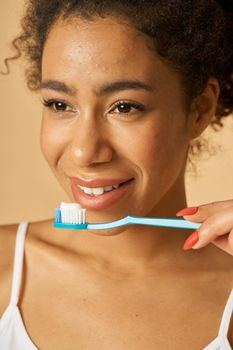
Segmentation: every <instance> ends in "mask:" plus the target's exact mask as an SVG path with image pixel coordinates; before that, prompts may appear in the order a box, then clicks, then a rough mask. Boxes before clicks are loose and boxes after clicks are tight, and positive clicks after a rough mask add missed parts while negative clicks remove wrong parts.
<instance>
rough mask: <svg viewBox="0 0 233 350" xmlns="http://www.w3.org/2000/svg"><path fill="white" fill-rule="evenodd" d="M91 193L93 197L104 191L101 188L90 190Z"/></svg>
mask: <svg viewBox="0 0 233 350" xmlns="http://www.w3.org/2000/svg"><path fill="white" fill-rule="evenodd" d="M92 191H93V194H94V195H95V196H99V195H101V194H103V193H104V189H103V188H101V187H97V188H92Z"/></svg>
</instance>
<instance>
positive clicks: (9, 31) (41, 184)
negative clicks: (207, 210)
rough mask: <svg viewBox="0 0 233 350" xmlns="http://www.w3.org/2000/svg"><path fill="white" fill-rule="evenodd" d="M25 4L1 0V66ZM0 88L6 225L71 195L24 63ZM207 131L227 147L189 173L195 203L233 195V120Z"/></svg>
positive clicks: (1, 213)
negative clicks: (58, 174) (42, 135)
mask: <svg viewBox="0 0 233 350" xmlns="http://www.w3.org/2000/svg"><path fill="white" fill-rule="evenodd" d="M22 8H23V1H22V0H1V4H0V69H1V70H4V64H3V59H4V58H5V57H6V56H9V55H11V54H12V51H11V49H10V41H11V40H12V38H13V37H14V36H15V35H17V33H18V30H19V18H20V13H21V12H22ZM0 92H1V93H0V96H1V114H0V161H1V163H0V224H7V223H15V222H19V221H21V220H29V221H36V220H42V219H45V218H49V217H52V216H53V211H54V208H55V206H56V205H58V204H59V203H60V201H66V200H68V198H67V196H66V194H65V193H64V191H63V190H62V189H61V188H60V187H59V184H58V183H57V181H56V179H55V178H54V177H53V175H52V173H50V170H49V167H48V165H47V163H46V162H45V160H44V159H43V157H42V154H41V152H40V147H39V130H40V120H41V105H40V103H39V101H38V100H39V97H38V95H36V94H33V93H31V92H29V91H28V90H27V88H26V84H25V82H24V76H23V66H22V63H18V62H17V63H16V62H15V63H13V64H11V74H10V75H7V76H2V75H0ZM206 135H207V137H208V138H210V139H211V140H212V142H213V144H216V145H217V144H219V145H220V146H221V148H222V151H220V152H218V154H217V155H216V156H212V157H211V158H210V159H207V160H204V161H201V162H199V163H198V170H199V175H198V178H196V179H195V178H193V177H192V176H190V175H188V176H186V191H187V199H188V204H189V205H200V204H203V203H207V202H210V201H218V200H225V199H230V198H233V119H232V118H228V120H227V122H226V125H225V128H224V130H223V131H221V132H218V133H214V132H208V131H207V133H206Z"/></svg>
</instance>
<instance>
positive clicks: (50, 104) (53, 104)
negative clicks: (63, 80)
mask: <svg viewBox="0 0 233 350" xmlns="http://www.w3.org/2000/svg"><path fill="white" fill-rule="evenodd" d="M41 102H42V104H43V105H44V106H45V107H46V108H49V109H51V110H52V111H53V112H55V113H56V112H69V109H68V110H67V108H70V106H68V105H67V104H66V103H65V102H63V101H59V100H45V99H42V101H41ZM70 110H72V109H70Z"/></svg>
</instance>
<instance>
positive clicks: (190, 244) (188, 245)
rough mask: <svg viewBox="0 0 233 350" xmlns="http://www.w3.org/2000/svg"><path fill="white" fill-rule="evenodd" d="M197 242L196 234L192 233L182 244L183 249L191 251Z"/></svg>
mask: <svg viewBox="0 0 233 350" xmlns="http://www.w3.org/2000/svg"><path fill="white" fill-rule="evenodd" d="M198 241H199V236H198V232H197V231H195V232H193V233H192V234H191V235H190V236H189V237H188V239H186V241H185V242H184V245H183V249H184V250H188V249H191V248H192V247H193V246H194V245H195V244H196V243H197V242H198Z"/></svg>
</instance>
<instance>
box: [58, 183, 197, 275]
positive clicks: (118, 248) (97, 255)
mask: <svg viewBox="0 0 233 350" xmlns="http://www.w3.org/2000/svg"><path fill="white" fill-rule="evenodd" d="M186 206H187V202H186V196H185V185H184V178H183V177H180V178H179V179H178V180H177V182H176V183H175V185H174V186H173V187H172V188H171V189H170V190H169V192H167V194H166V195H165V196H164V197H163V198H162V200H161V201H160V202H159V203H158V204H157V205H156V206H155V207H154V208H153V209H152V210H151V211H150V212H149V213H148V214H147V216H148V217H168V218H169V217H170V218H172V217H175V214H176V212H177V211H178V210H180V209H182V208H184V207H186ZM64 231H66V232H64ZM110 231H111V232H110ZM191 232H192V231H191V230H188V229H175V228H165V227H164V228H163V227H162V228H161V227H155V226H146V225H128V226H123V227H120V228H117V229H112V230H108V231H107V230H105V231H104V233H103V234H102V232H101V235H100V234H99V233H96V231H95V230H92V231H91V230H90V231H80V232H73V231H71V230H60V232H58V233H56V240H57V241H56V244H58V245H60V246H64V248H67V250H69V251H70V250H71V251H72V252H75V253H77V254H79V256H82V257H83V259H84V260H85V261H87V262H88V263H90V264H91V265H93V266H94V267H95V268H96V269H106V270H107V271H110V270H111V271H118V272H120V271H121V272H124V274H125V273H127V271H128V272H129V273H131V274H132V273H133V271H134V272H136V273H137V274H140V273H142V274H143V272H145V271H148V267H150V266H152V265H153V266H154V265H156V266H158V265H159V264H164V263H167V262H168V261H169V260H170V261H171V262H173V263H174V261H175V260H174V259H176V261H177V259H187V257H186V255H185V254H186V253H185V252H184V251H183V249H182V246H183V243H184V241H185V239H186V238H187V237H188V235H190V234H191Z"/></svg>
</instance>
